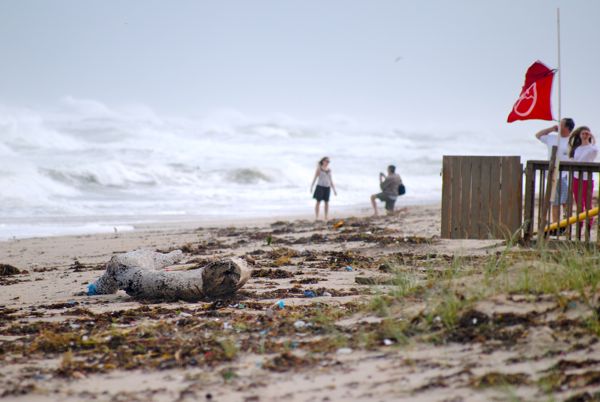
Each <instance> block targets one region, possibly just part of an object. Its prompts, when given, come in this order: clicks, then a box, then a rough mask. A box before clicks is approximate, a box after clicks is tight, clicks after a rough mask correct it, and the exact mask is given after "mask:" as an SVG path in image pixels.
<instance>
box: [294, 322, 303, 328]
mask: <svg viewBox="0 0 600 402" xmlns="http://www.w3.org/2000/svg"><path fill="white" fill-rule="evenodd" d="M305 326H306V322H305V321H302V320H298V321H296V322H295V323H294V328H296V329H300V328H304V327H305Z"/></svg>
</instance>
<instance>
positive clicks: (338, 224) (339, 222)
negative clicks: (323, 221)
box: [333, 219, 346, 229]
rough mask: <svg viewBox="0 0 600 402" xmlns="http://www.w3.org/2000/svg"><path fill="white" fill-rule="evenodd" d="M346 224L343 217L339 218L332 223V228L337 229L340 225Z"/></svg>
mask: <svg viewBox="0 0 600 402" xmlns="http://www.w3.org/2000/svg"><path fill="white" fill-rule="evenodd" d="M345 224H346V222H344V220H343V219H340V220H339V221H337V222H336V223H334V224H333V228H334V229H339V228H341V227H342V226H344V225H345Z"/></svg>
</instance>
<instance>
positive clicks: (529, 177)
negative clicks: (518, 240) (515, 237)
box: [523, 162, 535, 243]
mask: <svg viewBox="0 0 600 402" xmlns="http://www.w3.org/2000/svg"><path fill="white" fill-rule="evenodd" d="M534 214H535V170H533V164H532V163H530V162H527V167H526V168H525V208H524V211H523V220H524V221H525V230H524V233H523V240H524V241H525V243H529V241H531V236H532V234H533V219H534Z"/></svg>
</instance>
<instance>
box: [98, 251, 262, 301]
mask: <svg viewBox="0 0 600 402" xmlns="http://www.w3.org/2000/svg"><path fill="white" fill-rule="evenodd" d="M182 257H183V254H182V252H181V251H180V250H177V251H173V252H171V253H168V254H162V253H157V252H154V251H147V250H137V251H132V252H129V253H124V254H119V255H115V256H114V257H112V258H111V260H110V261H109V262H108V264H106V272H105V273H104V275H102V277H100V278H99V279H98V280H97V281H96V282H94V283H92V284H90V285H89V286H88V295H97V294H111V293H115V292H116V291H117V290H119V289H122V290H124V291H125V292H127V294H128V295H130V296H133V297H136V298H140V299H154V300H156V299H159V300H179V299H180V300H186V301H197V300H200V299H202V298H205V297H219V296H226V295H230V294H233V293H235V292H236V291H237V290H238V289H239V288H241V287H242V286H243V285H244V284H245V283H246V281H247V280H248V279H249V278H250V270H249V269H248V266H247V264H246V262H245V261H244V260H242V259H239V258H230V259H225V260H220V261H215V262H212V263H210V264H208V265H206V266H204V267H201V268H198V269H192V270H188V271H171V272H167V271H162V270H160V269H161V268H164V267H166V266H169V265H172V264H174V263H175V262H177V261H179V260H181V258H182Z"/></svg>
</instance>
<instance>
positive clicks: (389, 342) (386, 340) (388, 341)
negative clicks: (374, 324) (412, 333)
mask: <svg viewBox="0 0 600 402" xmlns="http://www.w3.org/2000/svg"><path fill="white" fill-rule="evenodd" d="M393 343H394V342H392V340H391V339H384V340H383V344H384V345H385V346H390V345H392V344H393Z"/></svg>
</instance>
